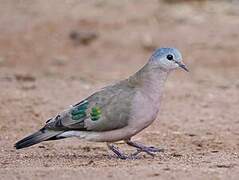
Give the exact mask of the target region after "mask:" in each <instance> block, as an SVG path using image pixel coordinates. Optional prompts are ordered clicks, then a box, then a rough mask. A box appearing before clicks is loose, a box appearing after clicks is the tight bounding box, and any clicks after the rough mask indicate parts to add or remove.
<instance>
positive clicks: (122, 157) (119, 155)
mask: <svg viewBox="0 0 239 180" xmlns="http://www.w3.org/2000/svg"><path fill="white" fill-rule="evenodd" d="M107 146H108V148H109V149H110V150H111V151H113V153H115V154H116V155H117V157H118V158H120V159H131V157H130V156H127V155H126V154H125V153H124V152H122V151H121V150H120V149H119V148H118V147H116V146H114V145H113V144H110V143H107Z"/></svg>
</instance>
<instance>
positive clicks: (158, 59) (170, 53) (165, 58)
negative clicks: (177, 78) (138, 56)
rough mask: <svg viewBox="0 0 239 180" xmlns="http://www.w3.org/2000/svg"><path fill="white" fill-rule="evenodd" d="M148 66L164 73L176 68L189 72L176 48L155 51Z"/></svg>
mask: <svg viewBox="0 0 239 180" xmlns="http://www.w3.org/2000/svg"><path fill="white" fill-rule="evenodd" d="M149 64H150V65H152V66H153V67H154V68H160V69H163V70H165V71H171V70H174V69H176V68H179V67H180V68H182V69H184V70H185V71H189V70H188V68H187V67H186V65H185V64H184V63H183V61H182V55H181V53H180V51H179V50H178V49H176V48H160V49H157V50H156V51H155V52H154V53H153V55H152V56H151V58H150V60H149Z"/></svg>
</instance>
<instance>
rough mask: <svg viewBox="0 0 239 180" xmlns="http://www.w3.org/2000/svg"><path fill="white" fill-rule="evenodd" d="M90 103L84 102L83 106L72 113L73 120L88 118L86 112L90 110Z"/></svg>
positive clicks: (78, 106) (77, 107)
mask: <svg viewBox="0 0 239 180" xmlns="http://www.w3.org/2000/svg"><path fill="white" fill-rule="evenodd" d="M88 105H89V102H88V101H83V102H82V103H81V104H79V105H77V106H76V107H74V109H72V111H71V118H72V119H73V120H79V119H81V118H83V117H85V116H86V110H87V108H88Z"/></svg>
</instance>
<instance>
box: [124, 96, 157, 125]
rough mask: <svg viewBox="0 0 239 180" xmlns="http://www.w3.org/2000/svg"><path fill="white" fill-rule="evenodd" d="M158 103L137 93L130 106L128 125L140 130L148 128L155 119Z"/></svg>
mask: <svg viewBox="0 0 239 180" xmlns="http://www.w3.org/2000/svg"><path fill="white" fill-rule="evenodd" d="M158 111H159V103H156V102H155V101H152V100H151V99H150V98H149V97H148V96H145V95H144V94H143V93H137V94H136V96H135V98H134V101H133V106H132V112H131V121H130V122H129V124H131V125H132V126H134V127H135V128H137V129H138V130H142V129H144V128H146V127H147V126H149V125H150V124H151V123H152V122H153V121H154V120H155V119H156V117H157V114H158Z"/></svg>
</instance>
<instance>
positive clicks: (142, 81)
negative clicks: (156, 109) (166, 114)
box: [129, 64, 169, 103]
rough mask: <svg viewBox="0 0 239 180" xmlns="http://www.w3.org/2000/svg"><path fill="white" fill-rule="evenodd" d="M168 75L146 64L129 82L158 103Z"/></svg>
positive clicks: (166, 72)
mask: <svg viewBox="0 0 239 180" xmlns="http://www.w3.org/2000/svg"><path fill="white" fill-rule="evenodd" d="M168 74H169V72H168V71H165V70H163V69H159V68H155V67H152V66H150V65H148V64H146V65H145V66H144V67H143V68H142V69H140V70H139V71H138V72H136V73H135V74H134V75H133V76H131V77H130V78H129V81H130V82H131V83H133V84H134V86H135V87H136V88H138V89H139V90H140V91H141V92H142V93H144V94H145V95H147V96H148V97H149V98H150V99H152V101H154V102H158V103H159V101H160V97H161V96H162V94H163V89H164V84H165V81H166V79H167V77H168Z"/></svg>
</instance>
